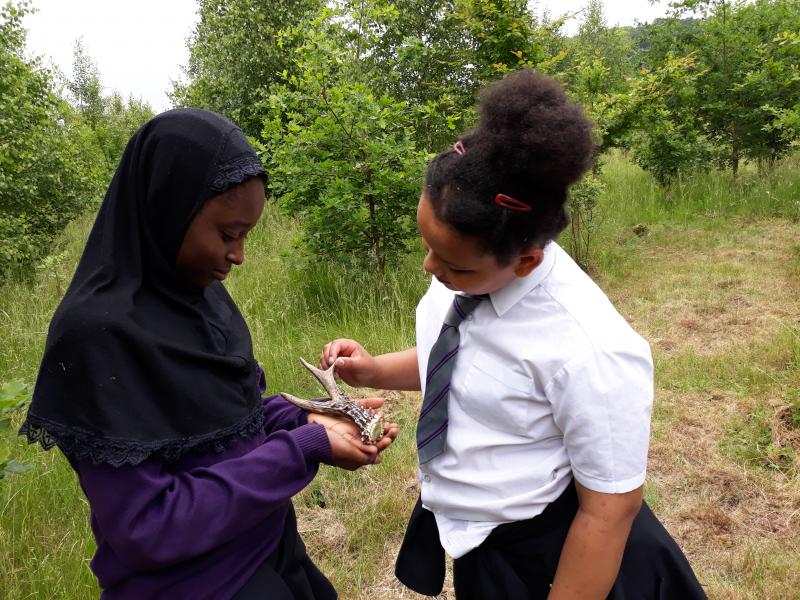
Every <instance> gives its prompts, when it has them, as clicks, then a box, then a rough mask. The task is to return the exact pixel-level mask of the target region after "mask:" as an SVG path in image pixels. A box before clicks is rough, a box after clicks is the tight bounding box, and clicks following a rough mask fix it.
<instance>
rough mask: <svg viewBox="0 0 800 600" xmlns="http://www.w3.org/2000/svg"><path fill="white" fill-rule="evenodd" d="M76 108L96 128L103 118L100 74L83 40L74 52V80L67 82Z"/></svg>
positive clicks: (76, 45) (76, 42) (80, 40)
mask: <svg viewBox="0 0 800 600" xmlns="http://www.w3.org/2000/svg"><path fill="white" fill-rule="evenodd" d="M67 89H69V91H70V93H71V94H72V97H73V98H74V99H75V108H77V109H78V111H79V112H80V113H81V114H82V115H83V117H84V118H85V119H86V122H87V123H88V124H89V125H90V126H92V127H95V126H97V124H98V123H99V122H100V119H101V118H102V116H103V94H102V88H101V85H100V72H99V71H98V69H97V65H96V64H95V62H94V61H93V60H92V57H91V56H90V55H89V52H88V50H87V49H86V46H85V45H84V43H83V39H82V38H78V39H77V40H76V41H75V47H74V49H73V51H72V78H71V79H69V80H68V81H67Z"/></svg>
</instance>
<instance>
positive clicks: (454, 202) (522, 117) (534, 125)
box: [425, 69, 594, 266]
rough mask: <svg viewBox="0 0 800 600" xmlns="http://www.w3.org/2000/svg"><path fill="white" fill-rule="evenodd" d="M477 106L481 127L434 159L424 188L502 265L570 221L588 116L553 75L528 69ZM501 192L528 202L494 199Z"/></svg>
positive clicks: (585, 158)
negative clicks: (516, 205) (521, 206)
mask: <svg viewBox="0 0 800 600" xmlns="http://www.w3.org/2000/svg"><path fill="white" fill-rule="evenodd" d="M479 109H480V120H479V123H478V127H477V129H474V130H473V131H470V132H468V133H467V134H466V135H464V136H463V137H462V138H461V140H460V145H459V148H458V151H456V150H455V149H452V148H451V149H449V150H446V151H444V152H442V153H440V154H437V155H436V156H435V157H434V158H433V159H432V160H431V162H430V164H429V165H428V170H427V173H426V175H425V193H426V195H427V198H428V201H429V202H430V203H431V205H432V207H433V210H434V214H435V215H436V218H437V219H439V220H441V221H443V222H445V223H447V224H449V225H450V226H451V227H453V228H454V229H455V230H456V231H458V232H459V233H461V234H462V235H466V236H472V237H475V238H477V239H478V241H479V243H480V244H481V245H482V246H483V247H484V248H485V249H486V250H487V251H488V252H491V253H492V254H493V255H494V256H495V258H496V260H497V261H498V263H499V264H501V265H502V266H505V265H507V264H508V263H509V262H510V260H511V258H512V257H513V256H514V254H516V253H517V252H519V251H521V250H523V249H524V248H527V247H530V246H531V245H534V246H538V247H543V246H544V245H545V244H546V243H547V242H549V241H550V240H552V239H554V238H555V237H556V236H557V235H558V234H559V233H560V232H561V231H562V230H563V229H564V228H565V227H566V226H567V224H568V223H569V217H568V216H567V213H566V210H565V209H564V204H565V203H566V201H567V191H568V188H569V186H570V185H571V184H573V183H574V182H576V181H577V180H578V179H579V178H580V177H581V175H582V174H583V173H584V172H585V171H586V170H587V169H588V168H589V166H590V164H591V160H592V155H593V152H594V142H593V139H592V124H591V122H590V121H589V119H588V118H587V117H586V116H585V115H584V113H583V110H582V109H581V107H580V106H578V105H577V104H575V103H574V102H572V101H571V100H570V99H569V98H567V96H566V94H565V93H564V90H563V89H562V87H561V85H560V84H559V83H558V82H556V81H555V80H553V79H551V78H549V77H546V76H544V75H541V74H539V73H537V72H535V71H533V70H531V69H525V70H521V71H517V72H515V73H513V74H511V75H509V76H507V77H505V78H504V79H502V80H500V81H499V82H497V83H495V84H494V85H492V86H490V87H488V88H487V89H485V90H484V91H483V93H482V94H481V98H480V103H479ZM462 146H463V148H462ZM499 193H500V194H506V195H508V196H511V197H513V198H515V199H517V200H520V201H522V202H524V203H525V204H528V205H529V206H531V207H532V210H531V211H530V212H520V211H515V210H511V209H508V208H503V207H501V206H498V205H497V204H495V197H496V196H497V194H499Z"/></svg>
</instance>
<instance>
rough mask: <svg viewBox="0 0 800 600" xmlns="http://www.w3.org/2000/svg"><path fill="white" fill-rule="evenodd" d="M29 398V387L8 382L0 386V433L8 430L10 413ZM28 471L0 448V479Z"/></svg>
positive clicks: (16, 382)
mask: <svg viewBox="0 0 800 600" xmlns="http://www.w3.org/2000/svg"><path fill="white" fill-rule="evenodd" d="M30 396H31V390H30V386H28V385H26V384H24V383H21V382H19V381H10V382H7V383H5V384H3V385H0V432H2V431H5V430H7V429H9V428H10V426H11V418H10V415H11V413H13V412H15V411H18V410H20V409H21V408H22V407H23V406H25V404H26V403H27V402H28V400H29V399H30ZM30 469H31V466H30V465H27V464H23V463H21V462H19V461H17V460H14V459H13V458H12V457H11V452H10V451H9V450H7V449H4V448H0V479H4V478H5V477H7V476H8V475H16V474H19V473H25V472H26V471H30Z"/></svg>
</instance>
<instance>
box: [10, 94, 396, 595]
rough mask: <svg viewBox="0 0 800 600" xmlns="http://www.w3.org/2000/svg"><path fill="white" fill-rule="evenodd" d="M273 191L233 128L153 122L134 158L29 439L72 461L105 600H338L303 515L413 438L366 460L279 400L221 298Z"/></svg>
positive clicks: (325, 425) (77, 297) (202, 119)
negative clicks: (334, 487) (310, 491)
mask: <svg viewBox="0 0 800 600" xmlns="http://www.w3.org/2000/svg"><path fill="white" fill-rule="evenodd" d="M265 180H266V174H265V172H264V170H263V167H262V166H261V163H260V161H259V160H258V157H257V156H256V154H255V152H254V151H253V149H252V148H251V146H250V144H249V143H248V142H247V140H246V138H245V137H244V135H243V134H242V132H241V131H240V130H239V129H238V128H237V127H236V126H235V125H234V124H233V123H231V122H229V121H228V120H226V119H224V118H223V117H221V116H220V115H217V114H215V113H211V112H208V111H203V110H197V109H178V110H172V111H169V112H166V113H163V114H161V115H159V116H158V117H156V118H154V119H152V120H151V121H150V122H148V123H147V124H145V125H144V126H143V127H142V128H141V129H140V130H139V131H138V132H137V133H136V134H134V136H133V137H132V138H131V140H130V142H129V143H128V146H127V148H126V149H125V153H124V155H123V157H122V160H121V162H120V165H119V167H118V169H117V172H116V174H115V175H114V178H113V180H112V182H111V185H110V187H109V189H108V192H107V193H106V197H105V199H104V201H103V204H102V206H101V208H100V212H99V214H98V216H97V220H96V222H95V224H94V227H93V229H92V231H91V233H90V235H89V239H88V241H87V244H86V248H85V250H84V253H83V256H82V257H81V260H80V262H79V264H78V268H77V271H76V273H75V276H74V278H73V280H72V283H71V284H70V287H69V289H68V291H67V293H66V294H65V296H64V298H63V300H62V302H61V304H60V306H59V307H58V309H57V310H56V313H55V315H54V316H53V320H52V322H51V324H50V330H49V333H48V338H47V343H46V346H45V351H44V357H43V360H42V365H41V368H40V371H39V377H38V379H37V382H36V387H35V390H34V395H33V401H32V403H31V407H30V410H29V412H28V416H27V418H26V420H25V422H24V424H23V426H22V429H21V433H22V434H25V435H27V437H28V440H29V441H30V442H40V443H41V444H42V446H43V447H44V448H45V449H49V448H51V447H52V446H54V445H57V446H58V447H59V448H60V449H61V450H62V452H63V453H64V454H65V455H66V456H67V458H68V459H69V461H70V464H71V465H72V466H73V468H74V469H75V471H76V472H77V474H78V476H79V479H80V483H81V486H82V488H83V490H84V492H85V494H86V496H87V498H88V500H89V504H90V506H91V523H92V529H93V532H94V535H95V538H96V541H97V552H96V554H95V556H94V559H93V560H92V563H91V567H92V570H93V571H94V573H95V574H96V575H97V578H98V581H99V583H100V586H101V588H103V597H104V598H136V599H140V598H161V597H163V598H214V599H224V598H232V597H237V598H250V597H253V598H255V597H262V596H265V595H268V597H270V598H277V599H284V598H285V599H312V598H324V599H327V598H335V597H336V593H335V592H334V590H333V588H332V586H331V585H330V583H329V582H328V581H327V579H325V577H324V576H323V575H322V574H321V573H320V572H319V571H318V570H317V569H316V568H315V567H314V565H313V563H311V561H310V560H309V559H308V556H307V555H306V553H305V548H304V546H303V543H302V540H301V539H300V538H299V535H298V533H297V528H296V523H295V520H294V513H293V510H292V507H291V501H290V499H291V497H292V496H293V495H294V494H295V493H297V492H298V491H300V490H301V489H303V487H305V486H306V485H307V484H308V483H309V482H310V481H311V479H313V477H314V475H315V474H316V472H317V469H318V467H319V463H320V462H325V463H328V464H335V465H337V466H340V467H345V468H350V469H354V468H357V467H359V466H361V465H364V464H370V463H373V462H378V461H379V460H380V459H379V456H378V452H379V451H380V450H383V449H384V448H385V447H386V446H388V445H389V444H390V443H391V441H392V439H393V438H394V436H395V435H396V427H394V426H392V427H389V428H387V435H386V437H384V439H383V440H381V442H380V443H379V444H378V445H377V446H366V445H364V444H362V443H361V442H360V441H358V436H357V435H353V434H354V431H353V429H352V426H351V425H350V424H348V423H344V422H341V421H338V420H334V419H330V418H328V417H321V416H319V415H307V414H306V413H305V412H303V411H301V410H299V409H297V408H295V407H294V406H291V405H289V404H288V403H286V402H285V401H284V400H283V399H281V398H280V397H269V398H264V399H262V394H263V392H264V391H265V387H266V386H265V381H264V377H263V373H262V372H261V369H260V368H259V366H258V364H257V362H256V360H255V358H254V356H253V349H252V343H251V339H250V334H249V331H248V329H247V325H246V324H245V321H244V319H243V318H242V315H241V314H240V313H239V310H238V309H237V307H236V305H235V304H234V302H233V300H232V299H231V297H230V296H229V295H228V293H227V291H226V290H225V288H224V286H223V285H222V284H221V280H223V279H224V278H225V276H226V274H227V272H228V271H229V270H230V268H231V267H232V266H233V265H238V264H241V262H242V261H243V260H244V239H245V237H246V235H247V233H248V231H249V230H250V229H251V228H252V227H253V226H255V224H256V222H257V221H258V218H259V217H260V215H261V211H262V210H263V207H264V182H265ZM373 406H374V405H373ZM334 428H335V431H334ZM337 432H338V433H337Z"/></svg>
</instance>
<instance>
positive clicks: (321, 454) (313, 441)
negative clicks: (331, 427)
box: [291, 423, 333, 464]
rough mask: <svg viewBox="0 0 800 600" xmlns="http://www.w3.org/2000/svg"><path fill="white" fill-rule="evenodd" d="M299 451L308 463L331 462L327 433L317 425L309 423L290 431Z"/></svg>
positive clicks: (331, 453) (322, 427) (331, 454)
mask: <svg viewBox="0 0 800 600" xmlns="http://www.w3.org/2000/svg"><path fill="white" fill-rule="evenodd" d="M291 434H292V436H293V437H294V439H295V441H296V442H297V445H298V446H300V450H302V451H303V455H304V456H305V457H306V461H307V462H310V463H312V462H313V463H320V462H324V463H327V464H330V463H332V462H333V452H332V450H331V443H330V441H329V440H328V432H327V431H325V427H324V426H323V425H321V424H319V423H309V424H308V425H303V426H301V427H298V428H297V429H293V430H292V431H291Z"/></svg>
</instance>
